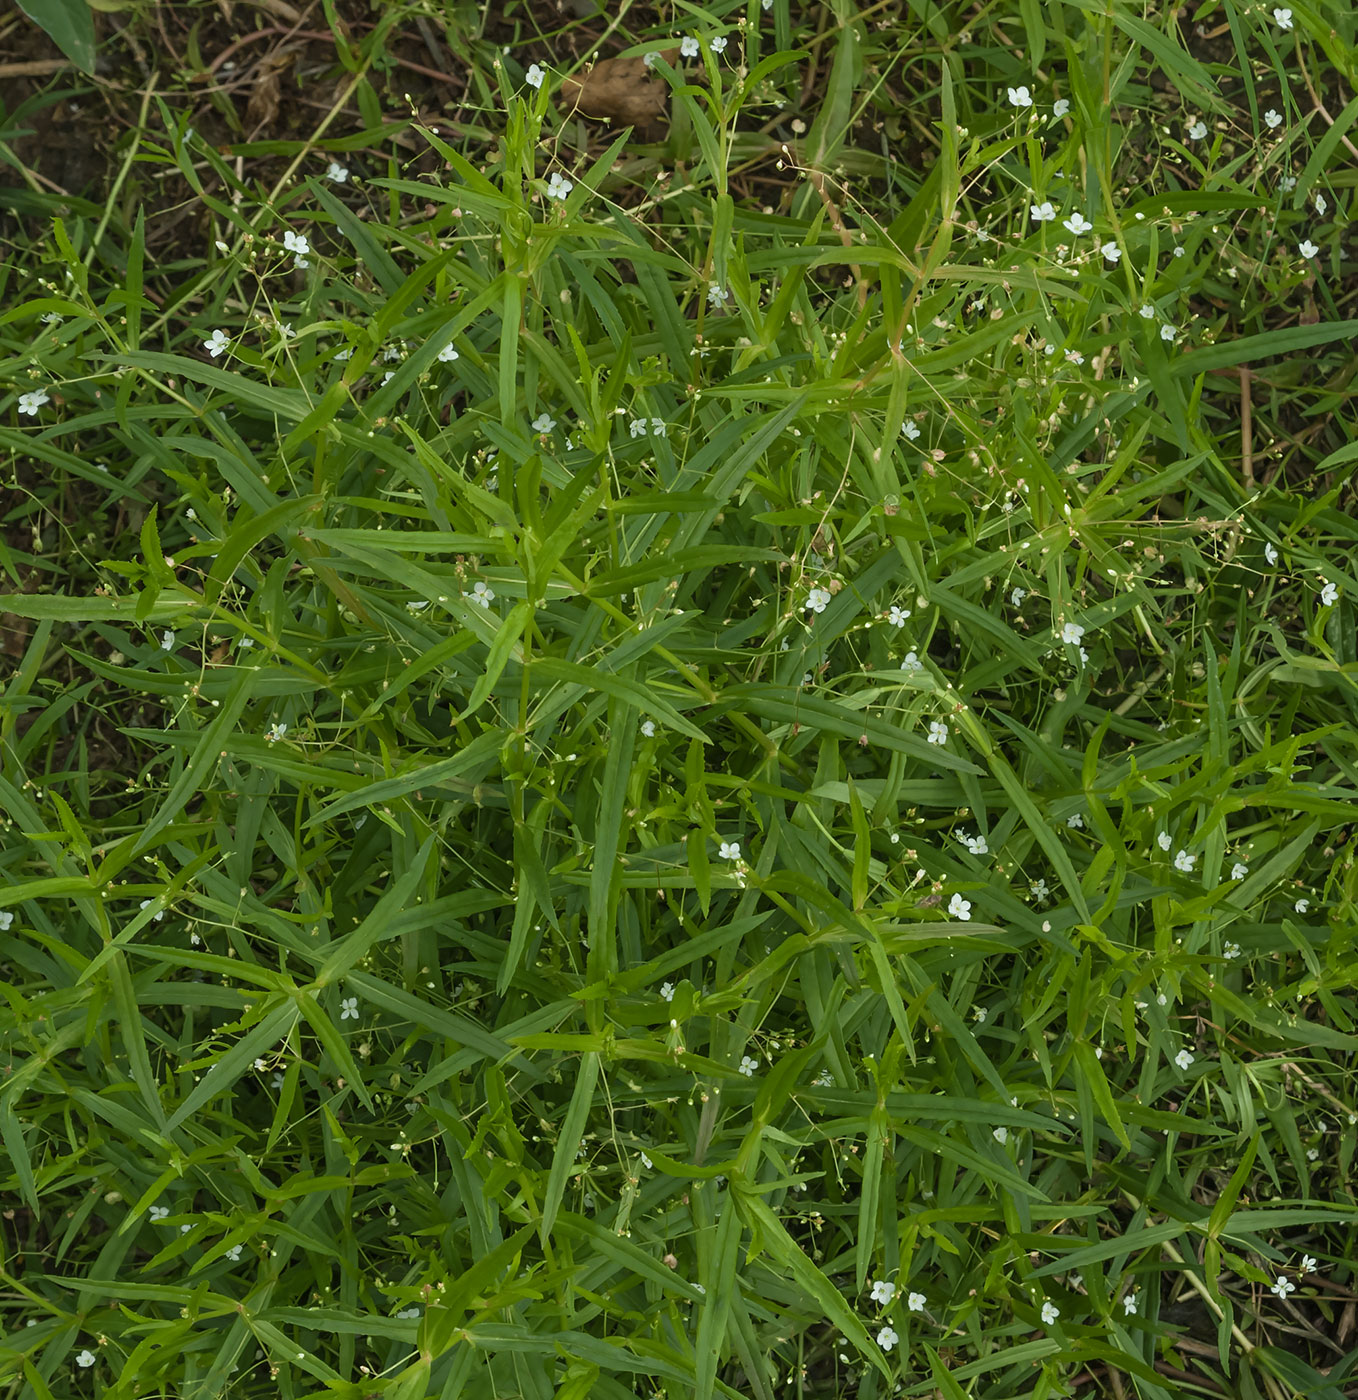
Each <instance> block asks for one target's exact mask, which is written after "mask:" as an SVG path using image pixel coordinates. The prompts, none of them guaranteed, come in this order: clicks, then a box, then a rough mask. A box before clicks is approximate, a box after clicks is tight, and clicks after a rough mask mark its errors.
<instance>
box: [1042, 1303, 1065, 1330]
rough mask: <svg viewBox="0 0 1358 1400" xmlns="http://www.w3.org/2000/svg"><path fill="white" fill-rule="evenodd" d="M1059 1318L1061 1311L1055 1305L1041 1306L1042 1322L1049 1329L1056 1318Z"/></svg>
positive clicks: (1045, 1304)
mask: <svg viewBox="0 0 1358 1400" xmlns="http://www.w3.org/2000/svg"><path fill="white" fill-rule="evenodd" d="M1060 1316H1061V1309H1060V1308H1058V1307H1057V1306H1056V1304H1055V1303H1043V1304H1042V1321H1043V1322H1044V1323H1045V1324H1046V1325H1047V1326H1048V1327H1050V1326H1051V1325H1052V1323H1053V1322H1055V1321H1056V1319H1057V1318H1058V1317H1060Z"/></svg>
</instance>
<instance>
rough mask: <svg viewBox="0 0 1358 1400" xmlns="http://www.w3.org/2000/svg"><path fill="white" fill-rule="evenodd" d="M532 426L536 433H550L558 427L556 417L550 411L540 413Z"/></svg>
mask: <svg viewBox="0 0 1358 1400" xmlns="http://www.w3.org/2000/svg"><path fill="white" fill-rule="evenodd" d="M530 426H531V427H532V429H533V431H534V432H535V433H550V432H551V431H552V429H553V428H555V427H556V419H555V418H553V417H552V416H551V415H550V414H548V413H539V414H538V416H537V417H536V418H534V419H533V421H532V423H531V424H530Z"/></svg>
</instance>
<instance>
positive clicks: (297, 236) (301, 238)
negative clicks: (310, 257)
mask: <svg viewBox="0 0 1358 1400" xmlns="http://www.w3.org/2000/svg"><path fill="white" fill-rule="evenodd" d="M283 246H284V247H285V248H286V249H287V250H288V252H289V253H299V254H306V253H309V252H310V251H311V244H310V243H309V242H307V237H306V234H304V233H293V232H291V231H289V232H287V233H285V234H284V235H283Z"/></svg>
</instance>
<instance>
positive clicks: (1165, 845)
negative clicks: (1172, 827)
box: [1155, 831, 1173, 851]
mask: <svg viewBox="0 0 1358 1400" xmlns="http://www.w3.org/2000/svg"><path fill="white" fill-rule="evenodd" d="M1155 842H1156V845H1158V846H1159V847H1160V849H1161V850H1162V851H1167V850H1169V848H1170V846H1171V845H1172V844H1173V843H1172V842H1171V840H1170V836H1169V832H1167V831H1162V832H1161V833H1160V834H1159V836H1157V837H1156V838H1155Z"/></svg>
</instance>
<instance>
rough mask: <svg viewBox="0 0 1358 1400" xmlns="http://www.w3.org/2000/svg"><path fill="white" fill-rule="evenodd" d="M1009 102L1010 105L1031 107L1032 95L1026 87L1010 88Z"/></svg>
mask: <svg viewBox="0 0 1358 1400" xmlns="http://www.w3.org/2000/svg"><path fill="white" fill-rule="evenodd" d="M1009 104H1010V106H1012V107H1031V106H1032V105H1033V95H1032V93H1031V92H1029V91H1028V89H1027V88H1026V87H1016V88H1010V89H1009Z"/></svg>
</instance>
